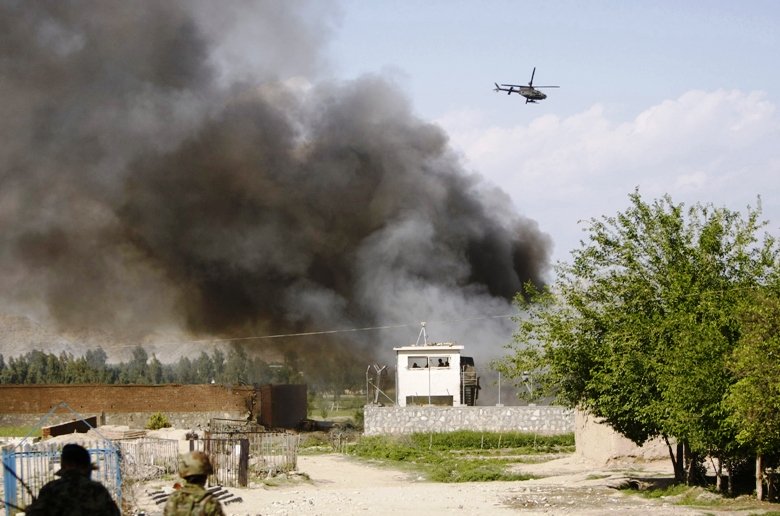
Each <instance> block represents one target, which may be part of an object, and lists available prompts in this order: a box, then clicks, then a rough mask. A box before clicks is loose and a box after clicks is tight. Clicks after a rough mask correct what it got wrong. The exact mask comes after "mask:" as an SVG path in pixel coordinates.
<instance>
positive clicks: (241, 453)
mask: <svg viewBox="0 0 780 516" xmlns="http://www.w3.org/2000/svg"><path fill="white" fill-rule="evenodd" d="M299 444H300V436H299V435H297V434H290V433H283V432H241V433H237V432H230V433H226V432H206V436H205V437H204V438H202V439H193V440H191V441H190V450H199V451H203V452H205V453H206V454H207V455H208V456H209V459H210V460H211V464H212V466H213V468H214V473H213V474H212V475H211V476H209V484H211V485H221V486H225V487H246V486H247V485H248V484H249V479H250V477H253V478H254V477H265V476H268V475H273V474H276V473H282V472H289V471H294V470H295V468H296V467H297V462H298V446H299Z"/></svg>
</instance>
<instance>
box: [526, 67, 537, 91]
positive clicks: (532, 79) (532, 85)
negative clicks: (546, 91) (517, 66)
mask: <svg viewBox="0 0 780 516" xmlns="http://www.w3.org/2000/svg"><path fill="white" fill-rule="evenodd" d="M535 74H536V67H535V66H534V71H533V72H531V80H530V81H529V82H528V85H529V86H530V87H532V88H533V87H534V75H535Z"/></svg>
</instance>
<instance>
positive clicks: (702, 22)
mask: <svg viewBox="0 0 780 516" xmlns="http://www.w3.org/2000/svg"><path fill="white" fill-rule="evenodd" d="M339 4H340V5H341V7H342V15H341V18H340V20H339V23H338V24H337V26H336V27H335V29H334V34H333V37H332V39H331V41H330V43H329V45H328V51H327V54H328V56H329V59H330V61H331V62H330V64H331V67H332V68H331V69H332V73H333V74H334V75H335V76H336V77H338V78H345V79H349V78H354V77H357V76H359V75H362V74H364V73H382V74H384V75H387V76H390V77H392V78H393V80H395V81H396V82H397V83H398V84H399V85H400V86H401V87H402V89H403V90H404V91H406V92H407V93H408V95H409V97H410V100H411V103H412V105H413V109H414V111H415V112H416V114H417V115H418V116H420V117H421V118H423V119H425V120H429V121H432V122H435V123H437V124H439V125H441V126H442V127H443V128H444V129H445V130H446V131H447V132H448V134H449V135H450V139H451V143H452V146H453V148H454V149H455V150H456V152H458V153H460V154H461V155H462V160H463V163H464V166H465V167H466V168H467V169H468V170H470V171H474V172H478V173H480V174H481V175H483V176H484V177H485V178H486V180H487V181H489V182H491V183H494V184H496V185H498V186H499V187H501V188H502V189H503V190H504V191H506V192H507V193H508V194H509V195H510V196H511V197H512V199H513V201H514V203H515V206H516V207H517V209H518V211H519V212H520V213H521V214H523V215H525V216H527V217H529V218H531V219H534V220H536V221H537V222H538V223H539V225H540V227H541V228H542V230H544V231H546V232H548V233H549V234H550V235H551V236H552V238H553V241H554V242H555V251H554V259H567V258H568V256H569V254H568V253H569V250H570V249H572V248H574V247H576V246H577V242H578V240H579V238H580V237H581V236H582V232H581V229H580V226H578V224H577V221H578V220H581V219H587V218H590V217H593V216H599V215H602V214H605V215H611V214H614V213H616V212H617V211H619V210H622V209H624V208H625V207H626V205H627V196H628V194H629V193H630V192H631V191H633V189H634V188H635V187H639V188H640V192H642V194H643V195H644V196H646V197H648V198H655V197H658V196H660V195H663V194H664V193H669V194H670V195H671V196H672V198H673V199H674V200H675V201H678V202H686V203H689V204H690V203H693V202H712V203H714V204H716V205H718V206H727V207H729V208H731V209H737V210H744V208H745V206H746V205H748V204H751V205H755V203H756V198H757V196H759V195H760V196H761V198H762V205H763V210H764V215H765V218H767V219H769V221H770V231H771V232H772V233H774V234H776V235H780V231H778V230H777V228H778V226H780V203H779V202H778V200H777V199H778V197H780V188H778V186H780V179H778V176H780V145H778V141H780V115H779V114H778V112H777V103H778V86H780V68H779V67H778V66H777V64H778V56H780V42H779V41H778V31H777V28H778V27H780V3H778V2H772V1H750V2H725V1H706V2H705V1H689V2H669V1H661V2H611V1H594V2H570V1H548V2H539V3H536V4H532V3H528V2H511V1H485V2H476V1H473V2H468V1H448V2H444V1H428V2H411V1H388V2H368V1H357V0H345V1H342V2H339ZM534 66H536V68H537V71H536V77H535V80H534V82H535V83H536V84H556V85H560V86H561V88H560V89H557V90H549V91H548V94H549V97H548V99H547V100H545V101H543V102H542V103H540V104H537V105H533V104H529V105H525V104H524V102H523V99H522V98H521V97H519V96H517V95H512V96H511V97H508V96H507V95H505V94H497V93H495V92H493V91H492V87H493V83H494V82H499V83H507V82H509V83H517V84H522V83H525V82H527V81H528V79H529V76H530V73H531V70H532V68H533V67H534Z"/></svg>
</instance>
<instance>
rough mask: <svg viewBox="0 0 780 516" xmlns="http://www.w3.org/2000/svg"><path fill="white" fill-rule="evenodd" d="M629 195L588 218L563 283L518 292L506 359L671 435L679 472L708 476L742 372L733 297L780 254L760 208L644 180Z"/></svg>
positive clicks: (541, 383)
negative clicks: (648, 194)
mask: <svg viewBox="0 0 780 516" xmlns="http://www.w3.org/2000/svg"><path fill="white" fill-rule="evenodd" d="M629 199H630V201H631V202H630V206H629V208H628V209H627V210H626V211H624V212H622V213H618V214H617V215H616V216H614V217H602V218H600V219H591V220H590V221H589V222H588V224H587V226H586V232H587V234H588V239H587V241H585V242H583V243H582V245H581V247H580V248H578V249H576V250H574V251H573V252H572V257H573V260H572V262H571V263H559V264H558V265H557V267H556V272H557V278H556V281H555V283H554V285H552V286H551V287H549V288H546V289H544V290H543V291H535V290H534V289H532V288H529V290H528V292H527V293H526V295H527V298H524V297H520V296H518V298H517V302H518V304H519V305H520V307H521V309H522V310H523V311H524V312H525V316H524V317H522V318H520V320H519V321H518V331H517V332H516V335H515V342H514V344H513V346H512V348H513V350H514V353H513V354H512V355H511V356H510V357H508V358H507V359H506V360H504V361H503V362H502V363H501V364H498V367H499V368H500V369H501V370H502V372H503V373H504V374H506V375H508V376H511V377H514V378H515V379H517V380H521V379H524V378H528V380H529V381H530V382H531V383H532V384H533V385H534V386H535V387H536V388H535V389H533V392H534V393H535V394H536V395H545V394H550V393H555V394H556V395H557V397H558V399H559V400H560V401H561V402H563V403H565V404H567V405H569V406H577V407H580V408H582V409H584V410H587V411H589V412H591V413H592V414H594V415H595V416H597V417H599V418H602V419H603V421H604V422H606V423H607V424H609V425H610V426H612V427H613V428H614V429H615V430H616V431H618V432H619V433H621V434H623V435H624V436H626V437H628V438H629V439H631V440H632V441H634V442H636V443H637V444H642V443H644V442H645V441H647V440H648V439H650V438H652V437H655V436H662V437H663V438H664V439H666V440H667V444H670V442H671V438H674V439H675V440H676V442H677V448H676V451H675V449H673V448H672V446H671V445H670V446H669V452H670V457H671V458H672V461H673V463H674V465H675V473H676V476H677V478H678V480H687V481H689V482H697V481H702V480H703V478H702V477H699V478H696V473H697V472H700V468H698V467H697V466H698V465H699V464H700V461H701V459H702V456H703V455H704V454H714V455H716V456H718V457H722V458H727V457H726V454H728V453H730V452H733V451H734V447H733V446H732V445H733V444H734V443H735V439H734V436H735V428H734V426H733V424H731V422H730V421H729V419H728V418H727V414H728V412H727V409H726V407H725V405H724V403H723V394H724V393H725V392H726V391H727V389H728V387H729V386H730V385H731V384H732V383H733V382H734V378H733V376H732V374H731V372H730V370H729V368H728V367H727V359H728V357H730V356H731V353H732V351H733V349H734V347H735V346H736V343H737V341H738V340H739V335H740V325H739V321H738V320H737V317H736V315H735V314H736V307H737V305H738V303H739V299H740V297H741V295H742V293H743V292H744V291H745V289H749V288H752V287H754V286H756V285H759V284H761V283H762V282H763V281H764V280H765V279H766V277H767V276H768V275H769V273H770V272H771V270H772V268H773V267H774V266H775V264H776V260H777V250H776V246H775V242H774V240H773V239H772V238H770V237H768V236H765V237H764V238H763V239H762V240H759V238H758V237H757V236H756V235H757V233H758V231H759V230H760V228H761V227H762V226H763V223H762V222H760V220H759V216H760V210H757V209H751V208H748V211H747V214H746V215H745V216H744V217H743V216H742V215H741V214H740V213H737V212H732V211H729V210H727V209H724V208H715V207H713V206H711V205H700V204H696V205H694V206H692V207H691V208H689V209H687V210H686V209H685V207H684V205H682V204H675V203H673V202H672V200H671V199H670V198H669V197H668V196H667V197H664V198H662V199H660V200H656V201H654V202H653V203H647V202H645V201H643V200H642V198H641V196H640V195H639V192H638V191H637V192H634V193H633V194H632V195H630V196H629ZM529 299H530V301H529ZM521 392H522V390H521Z"/></svg>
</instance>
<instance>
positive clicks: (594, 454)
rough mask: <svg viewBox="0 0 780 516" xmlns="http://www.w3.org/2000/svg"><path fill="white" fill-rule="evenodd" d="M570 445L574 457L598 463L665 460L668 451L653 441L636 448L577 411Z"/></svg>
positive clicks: (588, 415)
mask: <svg viewBox="0 0 780 516" xmlns="http://www.w3.org/2000/svg"><path fill="white" fill-rule="evenodd" d="M574 443H575V445H576V448H577V451H576V453H577V455H579V456H581V457H584V458H586V459H588V460H591V461H593V462H596V463H599V464H609V463H613V462H619V461H623V460H632V461H637V460H639V461H652V460H664V459H665V460H668V459H669V448H668V447H667V446H666V443H665V442H664V441H663V439H661V438H657V439H653V440H652V441H649V442H647V443H645V444H644V445H643V446H637V445H636V444H635V443H634V442H632V441H630V440H629V439H626V438H625V437H623V436H622V435H620V434H619V433H617V432H615V431H614V430H613V429H612V428H611V427H610V426H609V425H606V424H603V423H600V422H599V421H598V419H597V418H595V417H593V416H592V415H590V414H587V413H585V412H581V411H579V410H578V411H577V412H576V415H575V417H574Z"/></svg>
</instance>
